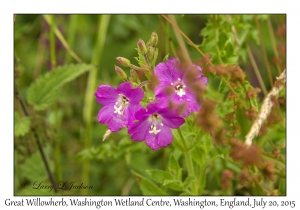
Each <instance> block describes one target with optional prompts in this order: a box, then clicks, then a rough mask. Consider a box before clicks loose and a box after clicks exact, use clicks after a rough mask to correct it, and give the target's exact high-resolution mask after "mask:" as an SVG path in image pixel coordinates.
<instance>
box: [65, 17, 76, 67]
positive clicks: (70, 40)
mask: <svg viewBox="0 0 300 210" xmlns="http://www.w3.org/2000/svg"><path fill="white" fill-rule="evenodd" d="M78 19H79V15H70V25H69V28H68V38H67V39H68V43H69V45H70V47H71V49H74V42H75V35H76V27H77V24H78ZM71 58H72V57H71V55H70V54H69V53H66V57H65V59H66V63H70V62H71Z"/></svg>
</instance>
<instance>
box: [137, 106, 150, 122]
mask: <svg viewBox="0 0 300 210" xmlns="http://www.w3.org/2000/svg"><path fill="white" fill-rule="evenodd" d="M134 116H135V120H143V119H144V118H146V117H148V116H149V114H148V113H147V112H146V109H144V108H143V107H142V108H141V109H140V110H139V111H137V112H136V113H135V115H134Z"/></svg>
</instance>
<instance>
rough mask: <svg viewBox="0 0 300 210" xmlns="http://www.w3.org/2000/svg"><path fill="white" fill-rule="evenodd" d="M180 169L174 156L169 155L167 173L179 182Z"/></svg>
mask: <svg viewBox="0 0 300 210" xmlns="http://www.w3.org/2000/svg"><path fill="white" fill-rule="evenodd" d="M181 170H182V169H181V168H180V166H179V164H178V162H177V160H176V159H175V157H174V155H173V154H171V157H170V160H169V171H170V173H171V175H172V176H173V177H174V178H175V179H176V180H179V181H181V175H182V173H181Z"/></svg>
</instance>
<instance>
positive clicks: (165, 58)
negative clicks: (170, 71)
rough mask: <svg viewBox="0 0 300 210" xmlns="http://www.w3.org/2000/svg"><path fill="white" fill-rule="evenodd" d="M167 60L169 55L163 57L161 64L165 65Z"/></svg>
mask: <svg viewBox="0 0 300 210" xmlns="http://www.w3.org/2000/svg"><path fill="white" fill-rule="evenodd" d="M168 58H169V53H168V54H167V55H166V56H165V57H164V59H163V62H164V63H165V62H166V61H167V60H168Z"/></svg>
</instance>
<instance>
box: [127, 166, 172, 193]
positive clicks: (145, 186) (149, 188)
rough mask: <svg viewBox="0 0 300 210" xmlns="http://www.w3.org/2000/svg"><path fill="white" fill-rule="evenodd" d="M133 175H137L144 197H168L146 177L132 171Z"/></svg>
mask: <svg viewBox="0 0 300 210" xmlns="http://www.w3.org/2000/svg"><path fill="white" fill-rule="evenodd" d="M131 173H132V174H133V175H135V176H136V177H137V179H138V184H139V186H140V189H141V191H142V192H143V195H167V193H166V192H164V191H163V190H161V188H159V187H157V186H156V185H155V184H154V183H152V182H151V181H149V180H148V179H147V178H145V177H144V176H142V175H140V174H138V173H137V172H135V171H133V170H131Z"/></svg>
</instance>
